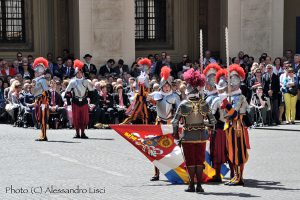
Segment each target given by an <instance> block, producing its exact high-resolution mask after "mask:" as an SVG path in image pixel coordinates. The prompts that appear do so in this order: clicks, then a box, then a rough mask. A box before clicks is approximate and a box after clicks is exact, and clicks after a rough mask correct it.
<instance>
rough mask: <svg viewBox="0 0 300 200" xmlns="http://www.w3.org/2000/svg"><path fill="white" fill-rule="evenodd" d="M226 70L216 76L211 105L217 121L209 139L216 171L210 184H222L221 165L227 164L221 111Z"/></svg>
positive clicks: (225, 96)
mask: <svg viewBox="0 0 300 200" xmlns="http://www.w3.org/2000/svg"><path fill="white" fill-rule="evenodd" d="M227 74H228V73H227V70H226V69H221V70H219V71H218V72H217V74H216V80H215V82H216V89H217V90H218V96H217V97H216V98H215V99H214V100H213V102H212V105H211V112H212V114H213V115H214V116H215V118H216V120H217V124H216V125H215V131H214V132H213V134H211V138H210V156H211V160H212V163H213V167H214V169H215V170H216V175H215V176H214V177H213V178H212V179H211V180H210V182H222V178H221V165H222V164H223V163H226V162H227V156H226V134H225V132H224V123H225V118H224V111H223V110H222V109H221V103H222V101H223V100H224V99H225V98H227V93H226V91H227V85H228V84H227ZM230 169H231V173H232V174H231V178H233V167H232V165H230Z"/></svg>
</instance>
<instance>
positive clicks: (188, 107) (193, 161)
mask: <svg viewBox="0 0 300 200" xmlns="http://www.w3.org/2000/svg"><path fill="white" fill-rule="evenodd" d="M183 78H184V80H185V81H186V82H187V84H188V85H187V91H186V93H187V100H184V101H182V102H181V104H180V105H179V107H178V109H177V111H176V114H175V116H174V118H173V120H172V122H171V123H172V125H173V136H174V138H175V139H177V140H179V139H180V140H179V141H180V142H179V144H180V143H181V144H182V149H183V156H184V158H185V164H186V167H187V171H188V174H189V179H190V180H189V187H188V188H187V189H186V190H185V191H186V192H195V191H196V192H197V193H201V192H204V190H203V188H202V186H201V182H202V172H203V169H204V168H205V165H204V162H205V150H206V141H207V140H208V132H207V127H211V126H214V124H215V123H216V119H215V117H214V116H213V114H212V113H211V111H210V108H209V106H208V104H207V103H206V102H205V100H204V99H203V98H202V96H201V95H200V91H201V90H203V87H204V85H205V76H204V75H203V74H200V72H199V71H194V69H193V68H192V69H189V70H188V71H186V72H185V73H184V74H183ZM181 119H182V121H183V134H182V137H181V138H179V133H178V131H179V122H180V120H181ZM206 119H208V122H207V121H206ZM195 175H196V177H197V187H196V190H195V186H194V178H195Z"/></svg>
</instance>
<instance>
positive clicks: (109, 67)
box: [99, 59, 115, 76]
mask: <svg viewBox="0 0 300 200" xmlns="http://www.w3.org/2000/svg"><path fill="white" fill-rule="evenodd" d="M114 65H115V60H114V59H109V60H108V61H107V62H106V64H105V65H103V66H101V67H100V70H99V74H100V75H101V76H105V75H107V74H113V73H115V71H114V69H113V67H114Z"/></svg>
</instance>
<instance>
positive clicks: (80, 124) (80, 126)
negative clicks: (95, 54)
mask: <svg viewBox="0 0 300 200" xmlns="http://www.w3.org/2000/svg"><path fill="white" fill-rule="evenodd" d="M83 66H84V64H83V62H81V61H80V60H75V61H74V68H75V77H74V78H72V79H71V81H70V83H69V85H68V87H67V89H66V94H65V96H66V98H67V102H68V105H70V104H71V101H70V100H71V99H72V115H73V125H74V127H75V129H76V135H75V136H74V138H82V139H88V137H87V136H86V135H85V132H84V131H85V128H86V127H87V125H88V123H89V107H88V97H90V99H91V100H92V99H93V97H94V96H93V95H95V94H94V93H95V90H94V88H93V86H92V84H91V83H90V82H89V81H88V80H87V79H85V78H84V76H83ZM79 130H80V131H81V134H79Z"/></svg>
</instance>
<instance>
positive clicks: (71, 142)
mask: <svg viewBox="0 0 300 200" xmlns="http://www.w3.org/2000/svg"><path fill="white" fill-rule="evenodd" d="M47 142H57V143H70V144H73V143H81V142H71V141H55V140H50V141H47Z"/></svg>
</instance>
